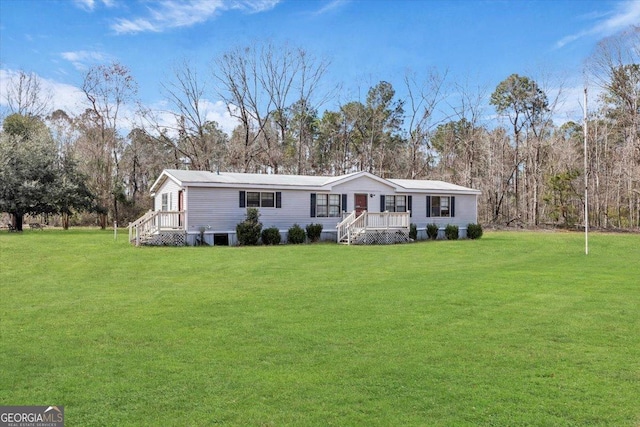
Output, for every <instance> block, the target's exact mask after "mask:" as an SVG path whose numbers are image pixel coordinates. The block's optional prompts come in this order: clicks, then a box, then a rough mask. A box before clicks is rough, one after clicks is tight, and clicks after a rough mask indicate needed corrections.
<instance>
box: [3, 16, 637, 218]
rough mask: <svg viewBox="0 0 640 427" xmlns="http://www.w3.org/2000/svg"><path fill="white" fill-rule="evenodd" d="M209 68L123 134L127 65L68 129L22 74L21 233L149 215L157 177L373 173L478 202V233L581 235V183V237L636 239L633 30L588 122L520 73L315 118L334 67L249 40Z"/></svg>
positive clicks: (599, 84) (11, 193)
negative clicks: (587, 232) (511, 230)
mask: <svg viewBox="0 0 640 427" xmlns="http://www.w3.org/2000/svg"><path fill="white" fill-rule="evenodd" d="M212 64H213V65H212V67H211V70H210V71H209V72H208V73H206V74H205V75H200V74H199V73H198V72H197V71H196V70H195V69H194V68H193V67H192V66H191V64H190V63H189V62H187V61H185V62H183V63H182V64H180V65H179V66H177V67H176V68H175V70H174V73H173V77H172V78H171V79H170V80H168V81H166V82H164V83H163V85H162V87H163V90H162V92H163V96H164V100H165V105H166V108H165V109H164V110H157V109H156V110H154V109H151V108H148V107H145V106H142V105H140V103H137V105H138V111H137V114H136V116H135V117H136V119H135V123H134V124H133V125H131V124H129V125H128V126H125V122H124V120H125V115H124V111H125V110H127V109H130V106H131V105H134V104H135V103H136V99H137V82H136V81H135V79H134V77H133V76H132V75H131V72H130V71H129V69H128V68H127V67H126V66H124V65H122V64H119V63H111V64H103V65H98V66H95V67H93V68H91V69H90V70H89V71H88V72H87V73H86V75H85V76H84V79H83V84H82V86H81V89H82V91H83V92H84V95H85V98H86V109H85V110H84V112H83V113H81V114H79V115H77V116H72V115H70V114H69V113H68V112H64V111H61V110H57V111H53V112H50V111H49V110H48V108H47V106H48V104H49V101H50V99H49V98H48V96H47V94H46V93H43V91H42V90H41V88H40V84H39V81H38V78H37V76H35V75H34V74H30V73H26V72H21V73H19V74H18V76H17V77H15V78H14V79H12V81H11V82H10V85H9V89H8V90H7V93H6V98H7V105H8V106H9V111H8V114H7V115H6V117H5V118H4V120H3V129H2V133H1V134H0V162H1V163H0V168H1V170H0V188H1V190H0V211H3V212H8V213H10V214H11V215H12V218H13V219H12V221H13V222H14V223H15V225H17V226H20V227H21V222H22V217H23V216H24V215H26V214H51V215H61V218H63V225H65V226H68V225H69V221H75V222H76V223H83V224H87V223H93V224H98V225H100V226H101V227H106V226H107V225H109V224H110V223H111V222H112V221H116V222H117V223H118V224H127V223H128V221H132V220H134V219H136V218H137V217H138V216H139V215H140V214H141V213H142V212H144V211H146V210H147V209H149V208H150V207H151V206H150V203H151V200H150V198H149V194H148V190H149V187H150V186H151V184H152V183H153V181H154V180H155V178H157V177H158V176H159V174H160V172H161V171H162V169H164V168H176V169H183V168H188V169H195V170H209V171H216V170H217V171H234V172H254V173H276V174H278V173H279V174H301V175H337V174H344V173H348V172H353V171H368V172H371V173H374V174H376V175H379V176H382V177H387V178H408V179H434V180H444V181H449V182H452V183H455V184H459V185H463V186H468V187H472V188H476V189H479V190H481V191H482V195H481V196H480V197H479V200H478V202H479V206H478V209H479V221H480V222H481V223H484V224H498V225H507V226H522V227H535V226H541V225H554V226H565V227H574V226H576V225H580V224H584V220H585V219H584V214H583V212H584V204H585V198H584V188H585V183H586V185H587V188H588V193H589V194H590V196H589V200H588V204H589V212H590V214H589V218H588V221H589V224H590V225H592V226H596V227H603V228H611V227H615V228H639V227H640V130H639V122H640V106H639V104H638V100H639V98H640V27H637V26H632V27H630V28H629V29H628V30H627V31H624V32H622V33H620V34H618V35H616V36H613V37H610V38H607V39H604V40H602V41H601V42H600V43H599V44H598V46H597V48H596V49H595V51H594V52H593V54H592V55H591V56H590V57H589V58H587V59H586V61H585V64H586V65H585V70H584V71H585V76H586V78H588V80H589V85H590V87H593V88H596V89H597V91H596V93H597V94H598V95H597V97H596V96H594V97H593V98H594V99H592V100H590V104H589V110H588V116H587V120H586V121H582V120H575V121H566V122H562V123H558V122H557V118H556V117H557V112H558V99H559V95H558V92H557V90H554V91H553V93H551V92H550V90H549V88H545V87H544V86H543V84H541V82H539V81H536V80H535V79H533V78H532V77H530V76H526V75H519V74H512V75H510V76H507V77H506V78H505V79H504V80H503V81H502V82H500V83H499V84H498V85H497V87H495V88H494V89H493V90H483V89H481V88H480V89H469V88H468V87H466V86H464V85H462V84H458V83H455V82H454V83H450V82H448V81H447V75H446V73H438V72H437V70H429V71H428V72H427V74H426V76H424V75H423V76H418V75H417V74H411V73H407V74H406V75H405V76H404V78H403V80H402V88H401V89H402V90H401V92H402V93H404V94H405V95H403V96H402V97H400V96H398V95H397V92H396V88H394V87H393V85H392V84H391V83H389V82H387V81H380V82H378V83H377V84H374V85H372V86H371V87H369V88H368V90H367V91H366V96H364V97H363V98H364V99H357V100H353V99H352V100H347V101H344V102H338V103H337V105H338V106H337V107H336V108H335V109H324V110H323V111H322V112H321V110H322V106H323V105H325V104H327V101H328V100H335V99H337V98H340V97H344V91H341V90H340V88H338V87H331V86H330V85H329V83H328V82H327V71H328V70H329V68H330V63H329V62H328V61H327V60H325V59H322V58H317V57H315V56H313V55H311V54H310V53H309V52H307V51H305V50H304V49H302V48H296V47H291V46H289V45H281V46H275V45H272V44H268V43H267V44H258V43H256V44H254V45H252V46H249V47H243V48H236V49H231V50H229V51H228V52H226V53H224V54H223V55H221V56H220V57H218V58H215V59H214V61H213V62H212ZM210 99H219V100H221V101H222V102H223V103H224V105H225V106H226V108H227V111H228V113H229V115H230V116H231V117H233V118H234V119H235V120H236V121H237V125H236V126H235V128H234V129H233V131H232V132H231V133H230V134H227V133H225V132H224V131H223V130H222V129H221V127H220V125H219V124H218V123H216V122H215V121H213V120H211V117H210V112H211V109H210V101H209V100H210ZM487 106H489V107H490V109H491V111H487ZM488 115H495V117H496V119H495V120H490V121H489V120H487V119H486V117H487V116H488ZM585 124H586V128H585ZM124 128H127V129H131V130H130V131H128V132H127V133H126V134H124V133H123V131H122V129H124ZM585 138H586V141H587V164H588V167H587V169H586V171H585V169H584V167H583V161H584V156H583V143H584V140H585ZM42 153H47V154H46V155H44V154H42ZM585 173H586V179H585ZM62 189H64V190H62Z"/></svg>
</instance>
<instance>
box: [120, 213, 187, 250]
mask: <svg viewBox="0 0 640 427" xmlns="http://www.w3.org/2000/svg"><path fill="white" fill-rule="evenodd" d="M129 242H131V243H135V245H136V246H140V245H153V246H182V245H184V244H185V243H186V233H185V228H184V212H183V211H151V210H150V211H148V212H147V213H145V214H144V215H143V216H141V217H140V218H138V219H137V220H135V221H134V222H131V223H129Z"/></svg>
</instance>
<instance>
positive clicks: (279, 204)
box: [276, 191, 282, 208]
mask: <svg viewBox="0 0 640 427" xmlns="http://www.w3.org/2000/svg"><path fill="white" fill-rule="evenodd" d="M281 207H282V192H281V191H276V208H281Z"/></svg>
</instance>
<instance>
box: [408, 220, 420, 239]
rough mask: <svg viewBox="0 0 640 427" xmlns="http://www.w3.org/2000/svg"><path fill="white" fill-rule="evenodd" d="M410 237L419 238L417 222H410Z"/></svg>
mask: <svg viewBox="0 0 640 427" xmlns="http://www.w3.org/2000/svg"><path fill="white" fill-rule="evenodd" d="M409 238H410V239H411V240H417V239H418V226H417V225H415V224H409Z"/></svg>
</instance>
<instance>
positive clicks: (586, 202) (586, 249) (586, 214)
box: [582, 86, 589, 255]
mask: <svg viewBox="0 0 640 427" xmlns="http://www.w3.org/2000/svg"><path fill="white" fill-rule="evenodd" d="M583 122H584V124H583V126H582V128H583V130H584V137H583V138H584V254H585V255H589V176H588V173H587V167H588V162H587V135H588V133H587V86H585V87H584V116H583Z"/></svg>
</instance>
